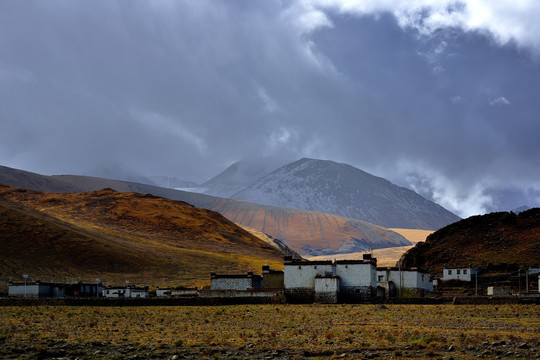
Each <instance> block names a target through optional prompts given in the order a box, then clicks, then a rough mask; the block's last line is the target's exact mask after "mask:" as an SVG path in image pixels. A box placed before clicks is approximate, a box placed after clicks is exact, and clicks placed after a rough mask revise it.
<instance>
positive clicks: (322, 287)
mask: <svg viewBox="0 0 540 360" xmlns="http://www.w3.org/2000/svg"><path fill="white" fill-rule="evenodd" d="M337 291H339V278H337V277H318V278H315V292H316V293H326V292H329V293H336V292H337Z"/></svg>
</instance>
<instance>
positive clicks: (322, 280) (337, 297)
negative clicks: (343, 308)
mask: <svg viewBox="0 0 540 360" xmlns="http://www.w3.org/2000/svg"><path fill="white" fill-rule="evenodd" d="M284 265H285V270H284V286H285V296H286V298H287V302H292V303H312V302H353V303H354V302H362V301H366V300H371V299H372V298H373V297H375V295H376V289H377V279H376V274H377V273H376V269H377V259H375V258H372V257H371V255H369V254H366V255H364V258H363V260H341V261H335V262H332V261H330V260H325V261H305V260H298V259H292V258H290V257H286V258H285V264H284Z"/></svg>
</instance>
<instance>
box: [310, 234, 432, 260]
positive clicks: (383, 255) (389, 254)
mask: <svg viewBox="0 0 540 360" xmlns="http://www.w3.org/2000/svg"><path fill="white" fill-rule="evenodd" d="M388 230H392V231H395V232H397V233H398V234H400V235H401V236H403V237H404V238H406V239H407V240H409V241H410V242H411V243H412V244H413V245H409V246H396V247H389V248H382V249H375V250H372V251H368V252H358V253H349V254H335V255H323V256H312V257H310V258H309V260H333V259H336V260H349V259H350V260H354V259H362V255H363V254H366V253H370V254H372V255H373V256H374V257H376V258H377V266H385V267H386V266H396V264H397V262H398V260H399V258H400V257H401V255H403V254H405V253H406V252H407V251H408V250H409V249H410V248H412V247H413V246H414V245H416V244H417V243H419V242H422V241H425V240H426V238H427V237H428V235H430V234H432V233H433V231H431V230H417V229H397V228H396V229H388Z"/></svg>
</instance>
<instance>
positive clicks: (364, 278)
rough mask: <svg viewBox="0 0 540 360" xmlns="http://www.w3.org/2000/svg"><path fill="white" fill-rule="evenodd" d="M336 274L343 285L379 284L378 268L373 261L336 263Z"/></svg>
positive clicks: (372, 285)
mask: <svg viewBox="0 0 540 360" xmlns="http://www.w3.org/2000/svg"><path fill="white" fill-rule="evenodd" d="M336 275H337V276H339V278H340V279H341V286H343V287H357V286H370V287H373V288H375V287H376V286H377V268H376V267H375V265H373V264H371V263H364V264H339V263H337V264H336Z"/></svg>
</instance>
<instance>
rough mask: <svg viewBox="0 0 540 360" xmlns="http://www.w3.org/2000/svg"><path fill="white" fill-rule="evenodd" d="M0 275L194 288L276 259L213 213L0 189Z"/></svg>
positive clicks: (106, 197)
mask: <svg viewBox="0 0 540 360" xmlns="http://www.w3.org/2000/svg"><path fill="white" fill-rule="evenodd" d="M0 199H3V200H2V202H1V204H2V212H1V214H2V215H1V217H0V225H1V226H0V232H1V234H2V240H1V243H0V249H1V250H2V253H1V254H0V271H1V274H2V276H20V275H21V274H22V273H27V274H29V275H31V276H33V277H34V278H36V277H39V278H41V279H43V280H49V279H55V280H63V279H65V278H68V279H71V280H73V279H77V278H79V277H80V278H82V279H85V280H92V281H93V280H94V279H95V278H96V277H99V278H101V279H102V280H107V281H109V282H119V283H121V282H123V281H124V280H130V281H132V282H150V283H152V284H156V285H166V284H169V285H179V284H182V285H189V286H193V285H201V284H206V283H208V282H209V280H208V279H209V273H210V272H211V271H217V272H227V271H231V272H239V271H247V270H250V269H251V270H254V271H259V270H260V267H261V265H263V264H264V263H265V262H266V261H268V262H269V264H270V265H272V266H274V267H277V268H279V267H280V266H281V254H280V253H279V251H277V250H276V249H275V248H273V247H272V246H270V245H269V244H268V243H266V242H264V241H262V240H260V239H258V238H256V237H255V236H253V235H251V234H249V233H248V232H246V231H245V230H243V229H241V228H239V227H238V226H236V225H235V224H233V223H232V222H230V221H229V220H227V219H225V218H223V217H222V216H221V215H219V214H217V213H215V212H213V211H209V210H204V209H198V208H195V207H193V206H191V205H189V204H186V203H182V202H178V201H171V200H167V199H162V198H157V197H154V196H151V195H140V194H135V193H118V192H115V191H113V190H102V191H96V192H90V193H79V194H53V193H39V192H33V191H26V190H19V189H15V188H11V187H0Z"/></svg>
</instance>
